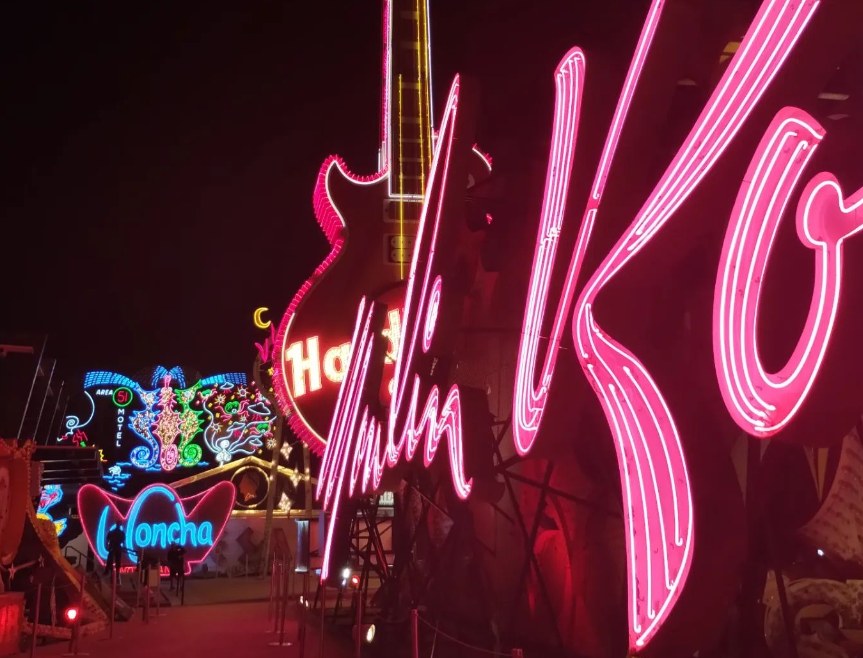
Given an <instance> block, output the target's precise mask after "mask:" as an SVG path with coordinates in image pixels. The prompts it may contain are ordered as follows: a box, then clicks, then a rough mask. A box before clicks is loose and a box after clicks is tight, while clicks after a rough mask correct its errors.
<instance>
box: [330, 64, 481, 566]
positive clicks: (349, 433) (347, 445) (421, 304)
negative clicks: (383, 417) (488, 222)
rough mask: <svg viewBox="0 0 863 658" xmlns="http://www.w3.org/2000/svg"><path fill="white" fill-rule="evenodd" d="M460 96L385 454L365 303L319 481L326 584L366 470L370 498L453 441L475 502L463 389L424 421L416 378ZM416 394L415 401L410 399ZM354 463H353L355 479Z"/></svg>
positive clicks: (437, 294)
mask: <svg viewBox="0 0 863 658" xmlns="http://www.w3.org/2000/svg"><path fill="white" fill-rule="evenodd" d="M458 95H459V81H458V77H456V79H455V81H454V82H453V85H452V89H451V91H450V95H449V98H448V100H447V105H446V110H445V112H444V119H443V123H442V126H441V130H440V134H439V135H438V142H437V143H438V146H437V148H436V150H435V156H434V160H433V162H432V168H431V172H430V174H429V184H428V188H427V192H426V202H425V204H424V206H423V211H422V215H421V216H420V225H419V230H418V232H417V244H416V247H415V255H414V259H413V262H412V263H411V271H410V277H409V278H408V287H407V294H406V296H405V306H404V309H405V310H404V327H403V331H402V333H401V336H400V339H399V348H398V358H397V359H396V366H395V376H394V378H393V391H392V402H391V404H390V410H389V418H388V422H387V426H386V445H385V447H384V450H381V432H382V427H381V423H380V422H379V421H378V420H377V419H376V418H374V416H373V414H372V412H371V411H370V409H369V407H368V406H367V405H366V406H365V407H363V408H362V411H361V410H360V408H361V407H362V406H363V404H362V403H363V393H364V391H365V389H366V379H367V377H368V370H369V364H370V361H371V357H372V352H373V349H374V340H375V336H374V332H373V330H372V325H371V322H372V317H373V315H374V312H375V304H374V303H368V302H367V301H366V300H365V299H363V300H362V301H361V302H360V306H359V310H358V313H357V321H356V325H355V327H354V336H353V338H352V340H351V353H350V357H349V360H348V368H347V374H346V377H345V380H344V382H342V386H341V388H340V389H339V396H338V399H337V402H336V409H335V412H334V414H333V421H332V425H331V426H330V433H329V441H328V443H327V449H326V452H325V453H324V460H323V463H322V464H321V473H320V477H319V479H318V488H317V495H318V498H320V497H321V495H323V506H324V509H329V510H330V511H331V520H330V525H329V528H328V531H327V537H326V545H325V548H324V564H323V567H322V569H321V579H325V578H327V576H328V575H329V567H330V564H329V561H330V560H329V554H330V548H331V545H332V537H333V532H334V529H335V526H336V523H335V519H336V517H337V515H338V510H339V506H340V503H341V498H342V497H343V496H344V495H348V496H350V495H353V493H354V492H355V491H356V485H357V481H358V479H359V474H360V471H361V470H362V472H363V483H362V490H363V491H366V490H367V488H368V484H369V481H370V480H371V481H372V482H373V485H374V486H375V487H377V486H378V485H379V484H380V480H381V477H382V475H383V471H384V468H385V467H387V466H389V467H392V466H395V465H396V464H397V463H398V461H399V459H400V458H401V454H402V451H404V453H405V457H406V458H407V459H408V460H410V459H412V458H413V457H414V455H415V454H416V451H417V448H418V447H419V444H420V441H421V440H422V438H423V437H424V436H425V437H426V444H425V450H424V451H423V462H424V463H425V465H426V466H429V465H430V464H431V462H432V460H433V459H434V457H435V454H436V453H437V449H438V447H439V445H440V442H441V441H442V440H443V439H444V438H446V439H447V445H448V452H449V458H450V470H451V474H452V481H453V486H454V488H455V491H456V493H457V494H458V496H459V497H461V498H467V496H468V495H469V494H470V490H471V484H472V482H471V481H470V480H468V479H467V478H466V477H465V472H464V458H463V450H462V428H461V405H460V403H459V391H458V387H457V386H455V385H454V386H452V387H451V388H450V390H449V392H448V393H447V395H446V397H445V398H444V400H443V404H441V401H440V391H439V389H438V387H437V386H431V388H430V390H429V391H428V393H427V395H426V401H425V404H424V406H423V408H422V412H421V413H420V414H419V417H417V412H418V411H419V404H420V402H419V400H420V389H421V388H422V387H423V382H422V380H421V378H420V377H419V376H418V375H417V374H415V373H413V372H412V370H413V368H412V365H413V362H414V356H415V353H416V348H417V346H418V343H419V344H420V347H421V350H422V352H423V353H425V352H428V350H429V349H430V347H431V345H432V342H433V339H434V333H435V326H436V320H437V314H438V309H439V305H440V300H441V297H442V295H443V294H444V288H443V283H442V279H441V277H440V276H434V270H435V266H436V262H435V247H436V244H437V237H438V229H439V227H440V223H441V215H442V209H443V204H442V203H441V199H440V197H441V195H442V194H443V193H444V190H445V189H446V186H447V178H448V173H449V164H450V154H451V151H452V143H453V133H454V130H455V120H456V113H457V110H458ZM421 254H422V256H423V262H424V266H425V269H424V271H422V272H420V271H418V270H419V267H418V261H419V258H420V255H421ZM367 307H368V308H367ZM408 389H410V394H408V393H407V391H408ZM351 458H353V461H352V464H351V468H350V471H348V464H349V462H350V461H351ZM346 474H349V475H350V479H349V480H346V479H345V478H346Z"/></svg>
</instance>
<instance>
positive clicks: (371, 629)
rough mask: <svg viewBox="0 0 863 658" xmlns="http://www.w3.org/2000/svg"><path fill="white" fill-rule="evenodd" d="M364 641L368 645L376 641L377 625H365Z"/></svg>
mask: <svg viewBox="0 0 863 658" xmlns="http://www.w3.org/2000/svg"><path fill="white" fill-rule="evenodd" d="M363 639H364V640H365V642H366V644H371V643H372V642H373V641H374V639H375V625H374V624H365V625H363Z"/></svg>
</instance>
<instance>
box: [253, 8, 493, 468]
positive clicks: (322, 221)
mask: <svg viewBox="0 0 863 658" xmlns="http://www.w3.org/2000/svg"><path fill="white" fill-rule="evenodd" d="M416 9H417V11H416V12H415V13H416V15H417V17H418V18H417V25H418V30H423V29H424V31H425V42H424V44H425V45H426V46H427V48H423V47H422V45H421V46H420V49H421V51H420V53H419V55H420V56H421V57H423V56H424V57H425V68H424V69H423V67H422V65H420V66H418V67H417V70H418V71H419V73H418V75H419V76H420V78H421V79H419V81H418V84H419V85H420V88H422V85H424V84H427V85H428V87H427V89H428V106H429V107H427V108H425V109H423V108H420V112H419V114H420V118H421V119H422V117H426V118H427V119H428V124H427V128H428V130H429V132H430V133H433V134H434V131H433V126H432V124H433V117H432V113H431V110H430V107H431V98H432V84H431V83H432V81H431V75H430V73H429V71H430V59H431V45H430V33H429V30H430V27H429V20H428V16H429V7H428V0H419V1H418V2H417V4H416ZM394 11H395V10H394V8H393V0H385V2H384V10H383V39H384V42H383V46H384V48H383V57H382V60H383V61H382V78H383V83H382V87H383V89H382V96H381V126H380V136H381V150H380V155H379V171H378V172H377V173H376V174H374V175H372V176H369V177H359V176H356V175H354V174H352V173H350V172H349V171H348V169H347V167H346V166H345V164H344V162H343V161H342V160H341V159H339V158H338V157H336V156H332V157H330V158H328V159H327V160H326V161H325V162H324V164H323V166H322V167H321V170H320V172H319V174H318V179H317V182H316V185H315V190H314V195H313V204H314V212H315V217H316V218H317V221H318V224H319V225H320V227H321V229H322V230H323V231H324V234H325V235H326V237H327V240H328V242H329V244H330V252H329V254H328V255H327V257H326V258H325V259H324V261H323V262H322V263H321V264H320V265H319V266H318V267H317V269H316V270H315V272H314V274H313V275H312V276H311V277H310V278H309V279H308V280H307V281H305V282H304V283H303V285H302V286H301V287H300V289H299V290H298V291H297V293H296V294H295V295H294V298H293V299H292V300H291V303H290V304H289V305H288V308H287V309H286V311H285V314H284V315H283V317H282V320H281V322H280V323H279V327H278V331H277V332H276V334H275V336H274V338H273V340H272V352H273V363H274V371H273V389H274V392H275V395H276V399H277V400H278V403H279V406H280V407H281V409H282V410H283V411H284V412H285V414H286V416H287V419H288V424H289V425H290V427H291V429H292V430H293V431H294V433H295V434H296V435H297V436H298V437H299V438H300V439H302V440H303V441H304V442H305V443H307V444H308V445H309V447H310V449H311V450H312V451H313V452H315V453H317V454H322V453H323V452H324V450H325V448H326V445H327V439H326V438H325V437H323V436H321V434H320V433H319V432H318V431H316V430H315V429H314V428H313V426H312V424H311V422H310V421H309V418H307V417H306V416H305V415H304V414H303V410H302V406H303V405H302V404H297V400H296V398H298V397H301V396H302V395H306V394H309V393H312V392H313V391H315V390H319V389H316V384H317V380H315V381H310V382H309V384H308V386H307V385H306V383H305V380H303V383H302V387H301V389H299V390H297V389H294V388H292V385H293V384H295V383H297V381H298V380H297V377H296V375H295V373H294V372H292V367H289V366H288V365H287V364H286V363H285V360H286V359H285V353H286V351H287V350H290V349H291V348H293V347H294V345H296V344H297V341H295V340H294V339H295V337H294V336H290V340H291V341H293V342H292V343H290V344H287V341H288V340H289V335H290V330H291V326H292V323H293V320H294V318H295V317H296V314H297V312H298V310H299V308H300V305H301V302H302V300H303V299H304V298H305V297H306V295H307V294H309V292H310V291H311V290H312V289H313V287H314V286H315V285H316V284H318V283H319V282H321V279H322V278H323V277H324V275H325V274H326V273H327V271H328V270H329V269H330V267H331V266H332V265H333V264H334V263H335V261H336V260H337V258H338V257H339V255H340V253H341V250H342V248H343V247H344V245H345V242H346V240H347V228H346V223H345V220H344V217H343V216H342V213H341V211H340V209H339V208H338V207H337V206H336V203H335V202H334V201H333V198H332V196H331V194H330V189H329V180H330V177H331V175H332V176H335V175H336V174H337V173H341V174H342V175H343V177H344V178H345V179H347V180H349V181H351V182H352V183H354V184H357V185H371V184H374V183H378V182H380V181H383V180H385V181H386V187H387V196H388V198H389V199H409V200H421V199H422V195H421V194H403V195H399V194H395V193H394V190H393V176H391V173H392V170H393V168H394V167H395V169H396V170H397V169H398V167H396V166H394V164H393V163H394V160H395V158H394V157H393V153H392V150H393V148H394V139H393V135H392V134H391V132H392V124H393V121H392V116H391V115H392V114H393V110H394V107H393V104H394V103H393V98H392V89H393V66H394V63H393V45H394V44H393V20H397V19H398V18H399V16H394ZM420 37H421V34H420V33H419V32H418V39H419V40H420V41H422V39H421V38H420ZM396 66H397V65H396ZM423 71H424V72H423ZM418 95H419V96H420V97H422V96H423V95H424V94H423V93H418ZM423 102H424V101H423ZM422 135H425V132H423V133H422ZM436 137H437V135H436V134H435V138H436ZM421 150H423V149H422V148H421ZM429 150H430V149H429ZM474 151H475V153H476V154H477V155H478V156H479V157H480V158H482V159H483V161H484V163H485V165H486V166H487V167H488V168H489V170H490V169H491V158H490V157H489V156H488V155H487V154H485V153H483V152H482V151H480V150H479V148H477V147H475V148H474ZM423 152H424V153H425V152H426V151H425V150H423ZM334 170H337V171H334ZM295 329H296V327H295ZM344 330H345V331H347V327H344ZM298 338H301V340H302V341H306V340H307V339H309V338H310V337H309V336H300V337H298ZM394 338H395V340H394V343H395V344H397V343H398V337H397V336H394ZM331 347H332V346H331ZM269 349H270V347H269V345H268V344H267V342H266V341H264V344H263V345H261V344H258V350H259V352H260V353H261V355H262V360H266V359H265V356H264V355H268V354H269ZM394 353H395V350H393V351H392V352H391V356H390V360H391V361H392V360H393V359H392V355H394ZM292 356H298V355H296V354H292ZM311 372H312V371H311V370H307V371H306V374H307V375H309V374H311ZM324 374H325V376H326V363H325V364H324ZM321 383H322V384H323V385H324V386H326V383H325V382H323V381H322V382H321ZM310 415H311V414H310Z"/></svg>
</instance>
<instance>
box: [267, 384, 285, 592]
mask: <svg viewBox="0 0 863 658" xmlns="http://www.w3.org/2000/svg"><path fill="white" fill-rule="evenodd" d="M261 388H262V389H263V388H264V386H261ZM283 426H284V420H283V419H282V417H281V416H278V417H277V418H276V430H275V439H276V447H275V448H273V459H272V462H271V464H270V475H269V482H268V484H269V485H270V486H269V488H268V489H267V515H266V516H265V517H264V552H263V554H262V555H263V558H264V564H266V560H267V557H268V556H269V554H270V548H271V545H272V536H273V512H274V510H275V508H276V482H278V474H279V455H281V454H282V427H283ZM263 577H264V574H261V578H263Z"/></svg>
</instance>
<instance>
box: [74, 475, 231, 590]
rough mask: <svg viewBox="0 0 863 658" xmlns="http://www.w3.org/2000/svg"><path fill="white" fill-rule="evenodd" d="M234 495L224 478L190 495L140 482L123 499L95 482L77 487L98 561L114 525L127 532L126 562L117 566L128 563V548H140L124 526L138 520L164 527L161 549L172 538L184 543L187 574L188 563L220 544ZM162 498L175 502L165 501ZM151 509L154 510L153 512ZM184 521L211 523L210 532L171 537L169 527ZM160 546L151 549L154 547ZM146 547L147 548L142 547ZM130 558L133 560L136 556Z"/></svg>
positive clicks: (83, 522) (102, 560)
mask: <svg viewBox="0 0 863 658" xmlns="http://www.w3.org/2000/svg"><path fill="white" fill-rule="evenodd" d="M160 491H164V492H165V493H167V494H168V496H167V497H164V496H163V497H161V498H160V496H159V492H160ZM235 498H236V490H235V488H234V485H233V484H231V483H230V482H227V481H224V482H219V483H218V484H216V485H215V486H213V487H211V488H209V489H207V490H206V491H202V492H201V493H198V494H195V495H194V496H189V497H188V498H181V497H180V494H179V493H177V491H176V490H175V489H174V488H172V487H170V486H168V485H167V484H161V483H158V484H151V485H149V486H147V487H144V488H143V489H142V490H141V491H140V492H139V493H138V495H137V496H135V498H134V499H131V498H122V497H120V496H116V495H114V494H110V493H108V492H106V491H103V490H102V489H100V488H99V487H97V486H95V485H93V484H85V485H83V486H82V487H81V488H80V489H79V490H78V511H79V514H80V518H81V526H82V528H83V529H84V535H85V536H86V537H87V543H88V544H89V545H90V548H91V549H92V550H93V553H94V554H95V555H96V558H97V559H98V560H99V562H100V563H101V564H105V558H106V556H107V552H106V549H105V544H106V532H107V531H108V530H109V529H110V528H111V527H112V526H113V525H114V524H116V525H117V526H119V527H120V528H121V530H124V532H125V538H124V548H123V556H124V557H123V562H124V563H123V564H121V565H120V566H121V571H122V568H123V567H124V566H129V564H128V562H129V560H127V558H126V556H127V555H128V554H129V551H130V550H131V551H133V554H134V551H137V550H139V549H141V548H142V547H140V546H137V545H136V541H137V540H136V539H135V533H134V532H132V533H131V535H130V531H129V528H128V525H129V521H130V519H131V520H132V521H133V522H137V523H138V525H151V526H160V529H161V527H162V526H164V537H163V538H164V542H163V544H164V545H161V543H160V545H159V548H162V549H165V548H166V547H167V545H168V544H169V543H170V542H172V541H178V543H180V544H182V545H183V546H184V548H185V549H186V574H187V575H188V574H190V573H191V571H192V566H193V565H195V564H199V563H201V562H203V561H204V560H205V559H206V558H207V556H208V555H209V554H210V551H212V550H213V548H214V547H215V546H216V545H217V544H218V543H219V539H220V538H221V536H222V533H223V532H224V530H225V526H226V525H227V523H228V519H230V518H231V511H232V510H233V508H234V500H235ZM154 499H155V504H154ZM166 499H170V500H171V501H173V502H170V503H169V504H167V506H166V503H165V500H166ZM154 510H156V513H155V514H154ZM151 517H152V518H151ZM181 517H182V519H181ZM184 521H185V522H190V523H191V524H194V526H197V527H200V526H202V525H204V524H205V523H208V524H210V525H211V526H212V536H211V537H209V536H208V537H206V539H205V541H204V542H201V543H199V542H197V541H194V540H192V541H191V542H187V541H186V540H187V539H189V538H190V537H186V536H183V535H182V534H181V536H180V537H179V538H177V536H176V532H177V531H176V530H175V531H174V533H175V534H174V536H173V538H172V537H170V536H169V535H171V530H170V526H171V525H180V523H183V522H184ZM175 522H180V523H175ZM192 534H194V532H193V533H192ZM153 543H156V542H153ZM159 548H154V549H153V550H156V551H158V550H159ZM145 550H149V549H147V548H145ZM131 562H132V563H134V562H135V559H133V560H131ZM132 568H134V567H132Z"/></svg>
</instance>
